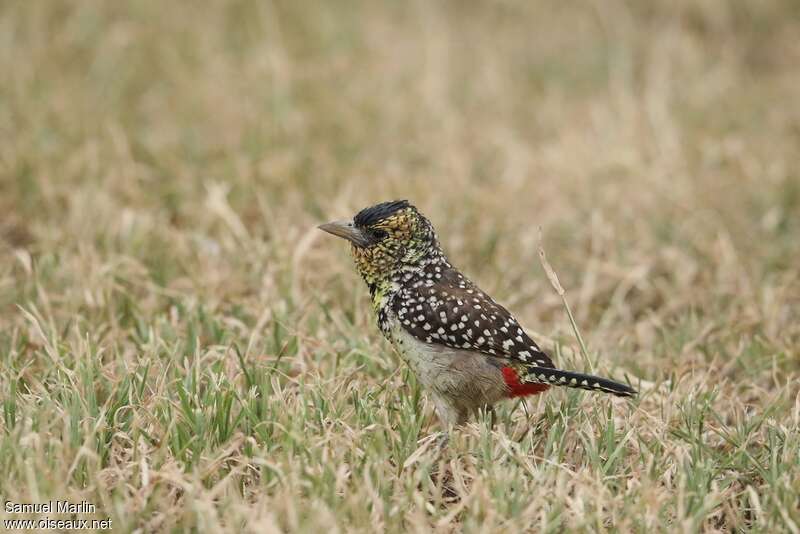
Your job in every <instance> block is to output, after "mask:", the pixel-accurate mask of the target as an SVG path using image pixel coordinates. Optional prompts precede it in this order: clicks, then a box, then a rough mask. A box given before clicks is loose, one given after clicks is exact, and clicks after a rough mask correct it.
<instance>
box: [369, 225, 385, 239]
mask: <svg viewBox="0 0 800 534" xmlns="http://www.w3.org/2000/svg"><path fill="white" fill-rule="evenodd" d="M372 235H373V236H374V237H375V239H378V240H380V239H383V238H384V237H386V236H387V235H388V234H387V233H386V230H381V229H380V228H374V229H373V230H372Z"/></svg>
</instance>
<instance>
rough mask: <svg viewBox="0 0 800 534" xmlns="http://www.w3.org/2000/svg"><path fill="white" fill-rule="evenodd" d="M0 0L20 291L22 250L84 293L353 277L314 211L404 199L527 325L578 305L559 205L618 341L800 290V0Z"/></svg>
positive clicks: (4, 221)
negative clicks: (318, 228)
mask: <svg viewBox="0 0 800 534" xmlns="http://www.w3.org/2000/svg"><path fill="white" fill-rule="evenodd" d="M0 9H2V11H0V61H2V65H3V73H4V74H3V76H2V81H0V102H1V104H0V135H2V138H3V142H2V144H0V166H1V167H0V172H2V175H1V176H2V179H1V180H0V184H2V185H0V187H2V193H1V194H0V231H1V232H2V234H0V235H2V240H0V243H2V244H1V245H0V246H2V247H3V249H4V252H3V256H4V257H5V258H6V261H5V262H4V263H5V264H6V267H4V281H3V286H4V291H3V294H4V295H5V296H4V297H2V301H3V302H2V305H3V309H5V310H8V309H9V308H8V306H9V305H10V304H11V303H13V302H24V301H26V300H28V299H30V298H33V295H32V294H31V292H32V291H34V288H33V286H32V285H30V284H26V280H27V279H26V277H25V275H24V273H25V271H26V269H27V267H26V265H27V266H30V260H29V259H26V258H27V257H28V256H34V257H36V258H38V261H39V262H40V269H39V277H40V278H39V283H40V284H42V287H44V288H46V289H50V290H53V291H54V292H55V293H56V294H57V297H58V299H57V301H58V303H59V304H60V305H63V307H62V306H59V307H58V308H60V309H61V310H63V312H64V313H66V314H68V315H71V314H72V313H73V312H74V311H76V310H79V309H83V308H82V307H84V308H86V309H87V310H90V311H91V310H92V309H93V308H94V307H96V306H101V307H102V306H103V305H105V304H107V303H106V300H109V299H111V300H115V299H113V298H112V297H113V295H114V292H115V291H117V290H119V289H120V288H119V287H117V286H118V285H119V283H118V282H119V281H120V280H124V281H127V282H130V283H131V284H132V285H131V287H127V288H126V289H125V290H124V291H123V292H124V293H125V292H132V293H133V296H134V297H135V299H138V300H140V299H143V298H145V297H153V298H155V297H156V296H157V295H158V294H159V292H158V291H155V292H154V291H145V292H146V293H147V294H146V295H145V294H141V293H139V294H137V293H136V292H137V291H139V289H136V288H137V287H138V288H142V287H145V288H146V287H150V285H151V284H152V285H154V286H155V287H162V288H166V289H169V290H170V291H176V292H178V293H179V294H181V295H190V296H191V297H192V298H197V299H199V300H201V301H206V302H207V303H208V304H210V305H211V306H212V307H214V306H217V305H222V304H226V305H228V306H233V305H234V304H236V305H238V306H242V307H244V308H245V309H250V310H251V311H252V310H254V309H256V308H260V307H262V306H263V305H264V302H265V300H271V301H272V302H283V301H287V302H288V301H292V300H293V298H294V299H296V298H298V297H301V295H300V294H301V293H304V292H308V291H311V292H322V291H323V288H325V291H333V292H334V293H333V294H334V295H335V294H337V293H336V292H337V291H338V292H342V293H344V292H346V293H347V294H348V295H349V294H350V293H357V294H358V295H359V296H361V293H362V291H361V288H360V286H359V287H355V285H356V284H358V283H359V281H358V280H357V278H356V277H355V275H354V274H353V273H352V272H351V271H352V269H351V266H350V264H349V263H347V262H348V260H347V259H346V251H345V250H343V247H342V244H341V243H337V242H332V241H329V240H324V241H323V240H322V236H321V235H317V233H316V232H315V231H314V227H315V225H316V224H318V223H319V222H322V221H326V220H328V219H330V218H333V217H342V216H346V215H350V214H352V213H354V212H355V211H357V210H358V209H360V208H362V207H364V206H366V205H369V204H371V203H375V202H378V201H382V200H387V199H394V198H408V199H409V200H411V201H412V202H413V203H415V204H416V205H417V206H419V208H420V209H421V210H422V211H423V212H424V213H426V214H428V216H429V217H430V218H431V219H432V220H433V222H434V224H435V225H436V226H437V228H438V229H439V232H440V235H441V237H442V241H443V244H444V246H445V248H446V250H447V251H449V253H450V254H451V256H452V259H453V261H454V262H455V264H456V265H459V266H461V267H462V268H463V269H464V270H466V272H468V273H471V274H472V275H473V277H474V278H476V280H477V281H478V282H479V283H481V284H482V285H483V286H485V289H486V290H488V291H490V292H491V293H493V294H497V296H498V297H500V298H501V299H503V300H504V301H505V302H507V303H508V304H509V305H510V306H512V307H514V308H516V309H517V310H520V311H519V313H522V314H523V315H524V316H525V314H527V316H526V318H528V319H529V320H530V321H531V322H533V321H534V320H535V321H537V322H538V321H540V320H542V319H547V320H551V319H552V318H551V317H550V315H551V314H552V313H553V312H559V310H560V308H559V301H558V299H557V297H556V296H555V295H553V294H552V292H550V291H549V286H547V284H546V282H545V280H544V278H543V277H542V273H541V271H540V270H539V266H538V262H537V260H536V250H535V245H536V243H537V240H538V227H539V226H541V227H542V228H543V231H544V237H545V244H546V248H547V250H548V253H549V255H550V257H551V260H552V261H553V264H554V268H555V269H556V271H557V272H558V273H559V274H560V275H561V277H562V282H563V283H564V284H565V286H566V287H567V289H568V291H569V292H570V293H571V296H572V297H573V299H574V300H576V304H575V306H574V307H576V308H577V313H578V314H579V315H580V316H581V318H582V319H583V320H586V319H588V318H591V320H592V321H594V323H591V324H593V325H594V326H597V324H596V322H597V321H603V325H604V326H608V327H609V328H614V326H615V325H616V326H619V327H620V328H621V330H620V331H618V332H614V333H613V337H612V338H610V339H611V340H613V341H612V344H616V343H618V342H620V341H621V340H622V339H623V338H627V337H628V336H633V337H636V335H637V332H638V334H641V335H643V336H645V337H644V338H642V340H644V341H650V340H651V338H650V337H647V336H652V335H653V333H654V332H655V330H654V329H657V327H658V325H659V323H663V322H664V321H668V320H669V318H670V316H671V314H674V313H680V314H682V313H684V312H685V311H686V310H687V309H689V308H691V307H692V306H693V305H694V306H699V307H701V308H702V309H704V310H708V309H709V306H710V305H711V304H712V303H717V304H720V305H723V304H724V306H730V305H741V306H750V307H751V308H752V313H754V314H755V316H754V317H753V318H752V319H753V321H756V322H759V321H762V320H763V319H764V318H765V315H766V314H769V315H773V318H774V314H772V312H775V311H776V310H770V309H769V306H771V305H773V304H774V303H773V302H771V301H770V299H769V298H766V299H765V298H761V297H759V296H758V294H757V293H758V291H759V288H763V287H764V285H765V284H774V286H775V288H783V287H785V286H786V285H787V284H788V285H792V287H794V288H795V289H796V284H797V278H796V265H797V258H798V257H800V256H798V252H800V240H799V239H798V225H799V224H800V223H798V209H799V207H800V177H798V175H797V169H796V168H795V167H796V162H797V161H798V154H800V99H798V98H797V96H798V92H797V91H798V87H800V69H798V68H796V67H797V65H798V64H800V38H799V37H800V23H798V20H800V4H797V3H796V2H793V1H789V0H787V1H778V0H769V1H764V2H727V1H714V0H708V1H702V2H691V1H671V0H670V1H663V2H660V1H658V2H646V3H642V2H619V1H610V2H605V1H604V2H581V3H574V4H569V5H564V4H563V3H562V2H555V1H554V2H549V1H543V2H514V1H494V2H470V3H465V2H411V3H401V2H396V3H395V2H363V3H360V2H349V1H348V2H341V3H338V2H337V3H335V4H333V3H317V2H302V1H301V2H250V1H225V2H222V1H217V2H203V3H200V2H166V3H165V2H155V1H153V2H149V1H142V2H104V1H91V0H90V1H82V2H68V1H52V2H26V1H7V2H4V3H3V6H2V8H0ZM14 251H17V252H18V254H19V255H21V257H22V259H21V260H19V261H18V262H15V261H13V260H11V258H12V256H13V254H12V252H14ZM48 262H52V263H53V267H52V271H48V270H47V268H46V267H47V265H48ZM12 264H15V266H14V267H12ZM334 274H336V275H338V274H341V276H342V280H340V281H336V282H332V281H331V280H332V279H333V276H332V275H334ZM328 283H331V284H334V287H333V288H332V289H331V288H330V287H327V288H326V284H328ZM293 292H294V294H293ZM779 293H780V292H779ZM781 294H783V293H781ZM793 294H794V295H795V296H796V294H797V293H796V291H795V292H794V293H793ZM724 295H727V296H728V297H730V298H731V299H732V301H731V300H720V299H722V297H723V296H724ZM320 298H323V299H324V298H325V297H324V296H321V297H320ZM748 299H751V300H748ZM712 301H713V302H712ZM358 302H360V301H358ZM54 304H55V303H54ZM140 304H142V303H140ZM291 305H298V302H293V304H291ZM359 305H360V304H359ZM58 311H59V310H58V309H56V310H54V312H55V313H58ZM651 312H655V313H656V314H657V317H653V318H650V319H649V320H646V321H643V322H642V323H639V322H636V319H637V318H640V317H643V316H646V315H647V314H648V313H651ZM253 313H255V312H253ZM8 320H9V319H8V315H7V314H5V315H4V320H3V322H4V323H6V326H7V323H8ZM620 320H621V321H622V322H620ZM773 324H775V323H773ZM762 326H763V327H764V328H766V329H769V328H770V326H769V324H767V323H766V322H765V323H763V324H762ZM782 326H783V327H786V326H790V328H791V329H792V331H793V332H795V333H796V331H797V324H796V323H795V324H783V325H782ZM775 328H777V325H776V326H775ZM637 329H638V330H637ZM770 333H771V334H775V335H786V332H785V331H783V333H782V334H779V333H778V331H774V332H770Z"/></svg>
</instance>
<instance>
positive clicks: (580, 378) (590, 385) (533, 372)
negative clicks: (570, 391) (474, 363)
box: [520, 367, 637, 397]
mask: <svg viewBox="0 0 800 534" xmlns="http://www.w3.org/2000/svg"><path fill="white" fill-rule="evenodd" d="M520 382H522V383H523V384H525V383H528V384H531V383H534V384H536V383H538V384H551V385H554V386H566V387H568V388H580V389H588V390H591V391H604V392H606V393H611V394H612V395H617V396H618V397H633V396H634V395H636V393H637V391H636V390H635V389H633V388H632V387H630V386H628V385H626V384H620V383H619V382H614V381H613V380H609V379H607V378H600V377H599V376H592V375H585V374H583V373H574V372H572V371H563V370H561V369H552V368H549V367H526V368H525V374H524V375H523V376H522V377H521V378H520Z"/></svg>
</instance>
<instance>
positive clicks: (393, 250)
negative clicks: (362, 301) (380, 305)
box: [319, 200, 440, 288]
mask: <svg viewBox="0 0 800 534" xmlns="http://www.w3.org/2000/svg"><path fill="white" fill-rule="evenodd" d="M319 228H320V229H321V230H324V231H326V232H328V233H329V234H333V235H335V236H338V237H342V238H344V239H347V240H348V241H350V244H351V249H352V252H353V257H354V259H355V262H356V268H357V269H358V272H359V273H360V274H361V276H362V277H363V278H364V281H366V282H367V284H368V285H369V286H370V287H371V288H372V287H374V286H377V285H381V284H383V283H387V282H391V281H392V280H393V279H394V278H395V277H396V276H397V275H399V274H400V273H401V272H404V271H406V272H407V271H413V270H414V268H416V267H418V266H422V265H423V264H424V262H425V260H426V259H428V258H430V257H432V256H435V255H437V254H439V253H440V251H439V245H438V243H437V240H436V234H435V233H434V231H433V226H431V223H430V221H428V219H426V218H425V216H424V215H422V214H421V213H420V212H419V211H417V208H415V207H414V206H412V205H411V204H409V203H408V201H407V200H395V201H393V202H383V203H381V204H377V205H375V206H371V207H369V208H365V209H363V210H361V211H359V212H358V213H357V214H356V216H355V217H353V220H345V221H335V222H331V223H327V224H323V225H321V226H320V227H319Z"/></svg>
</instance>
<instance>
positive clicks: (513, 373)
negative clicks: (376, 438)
mask: <svg viewBox="0 0 800 534" xmlns="http://www.w3.org/2000/svg"><path fill="white" fill-rule="evenodd" d="M319 228H320V229H321V230H323V231H325V232H327V233H329V234H332V235H334V236H337V237H340V238H343V239H346V240H347V241H349V243H350V248H351V252H352V256H353V259H354V261H355V266H356V269H357V271H358V273H359V274H360V275H361V278H363V280H364V282H366V285H367V287H368V288H369V293H370V296H371V297H372V307H373V310H374V312H375V315H376V318H377V323H378V327H379V328H380V330H381V332H382V333H383V335H384V336H385V337H386V339H387V340H388V341H389V342H390V344H391V345H392V346H393V347H394V348H395V349H396V350H397V352H398V353H399V355H400V357H401V358H402V359H403V360H404V361H405V362H406V363H407V364H408V365H409V367H410V368H411V369H412V371H413V372H414V374H415V375H416V377H417V379H418V381H419V383H420V384H421V385H422V387H423V390H425V391H426V393H427V394H428V395H429V396H430V397H431V399H432V401H433V405H434V408H435V411H436V414H437V416H438V418H439V420H440V421H441V423H442V424H443V425H445V426H446V428H453V427H455V426H458V425H463V424H464V423H465V422H467V421H468V419H469V417H470V415H472V414H475V413H478V412H479V410H481V409H485V410H486V409H491V407H492V406H493V405H495V404H496V403H498V402H500V401H503V400H505V399H513V398H518V397H527V396H529V395H536V394H539V393H542V392H544V391H546V390H548V389H550V388H551V387H553V386H564V387H568V388H580V389H585V390H590V391H600V392H604V393H610V394H612V395H616V396H620V397H632V396H634V395H636V394H637V392H636V390H634V389H633V388H632V387H630V386H628V385H626V384H622V383H620V382H615V381H613V380H609V379H607V378H601V377H597V376H592V375H589V374H584V373H579V372H574V371H568V370H563V369H558V368H556V366H555V365H554V363H553V361H552V359H551V358H550V357H549V356H548V355H547V354H546V353H545V352H544V351H543V350H542V349H541V348H540V347H539V345H537V344H536V342H534V341H533V339H531V338H530V336H528V334H527V333H526V332H525V330H524V328H523V327H522V326H521V325H520V323H519V322H518V321H517V320H516V319H515V318H514V316H513V315H511V313H510V312H509V311H508V310H507V309H506V308H504V307H503V306H502V305H500V304H498V303H497V302H496V301H495V300H494V299H493V298H492V297H490V296H489V295H488V294H486V293H485V292H484V291H482V290H481V289H480V288H479V287H478V286H477V285H475V284H474V283H473V282H472V281H471V280H469V279H468V278H467V277H466V276H465V275H464V274H462V273H461V271H459V270H458V269H457V268H455V267H454V266H453V265H452V264H451V263H450V260H449V259H448V258H447V256H446V255H445V253H444V251H443V250H442V247H441V246H440V244H439V239H438V237H437V234H436V232H435V230H434V228H433V225H432V224H431V222H430V221H429V220H428V218H426V217H425V216H424V215H423V214H422V213H420V211H419V210H418V209H417V208H416V207H415V206H413V205H412V204H410V203H409V201H407V200H395V201H389V202H382V203H380V204H376V205H374V206H370V207H368V208H365V209H363V210H361V211H359V212H358V213H357V214H356V215H355V217H353V218H352V219H351V220H341V221H334V222H330V223H326V224H322V225H320V226H319Z"/></svg>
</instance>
